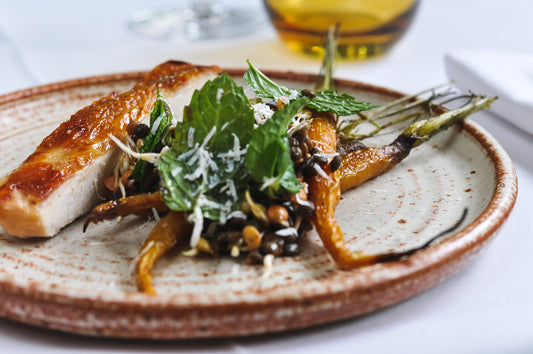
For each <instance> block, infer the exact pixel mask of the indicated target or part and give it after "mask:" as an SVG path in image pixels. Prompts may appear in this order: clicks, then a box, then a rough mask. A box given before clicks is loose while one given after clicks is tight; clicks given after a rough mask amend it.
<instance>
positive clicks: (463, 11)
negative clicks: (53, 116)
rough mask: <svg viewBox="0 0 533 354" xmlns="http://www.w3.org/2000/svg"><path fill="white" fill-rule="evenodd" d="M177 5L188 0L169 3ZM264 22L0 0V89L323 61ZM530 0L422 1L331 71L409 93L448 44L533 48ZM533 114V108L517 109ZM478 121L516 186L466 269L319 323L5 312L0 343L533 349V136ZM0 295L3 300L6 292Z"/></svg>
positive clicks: (44, 347) (442, 77)
mask: <svg viewBox="0 0 533 354" xmlns="http://www.w3.org/2000/svg"><path fill="white" fill-rule="evenodd" d="M175 4H177V5H181V3H180V2H177V1H176V2H175ZM230 4H231V5H242V6H248V7H249V8H250V9H252V10H255V11H256V12H257V21H258V27H257V30H254V31H252V30H250V31H249V32H250V33H248V34H246V35H243V36H240V37H238V38H231V39H225V40H214V41H213V40H212V41H205V40H202V41H190V40H186V39H184V38H183V37H181V36H179V35H175V36H172V37H170V38H165V39H153V38H146V37H142V36H139V35H137V34H135V33H133V32H132V31H130V30H129V29H128V20H129V18H130V17H131V15H132V13H134V11H137V10H140V9H144V8H146V7H152V8H157V7H159V6H168V2H165V1H154V0H153V1H150V2H147V1H140V0H128V1H125V0H120V1H118V0H115V1H107V0H106V1H103V0H97V1H91V2H74V1H60V0H48V1H25V2H22V1H7V0H0V94H4V93H9V92H12V91H16V90H19V89H24V88H27V87H32V86H36V85H41V84H46V83H51V82H57V81H62V80H67V79H73V78H78V77H85V76H90V75H99V74H106V73H115V72H126V71H138V70H148V69H150V68H151V67H153V66H154V65H156V64H158V63H160V62H163V61H165V60H167V59H171V58H172V59H179V60H185V61H190V62H193V63H200V64H218V65H220V66H224V67H244V66H245V60H246V59H251V60H252V61H254V63H256V64H257V65H258V66H259V67H261V68H267V69H283V70H294V71H303V72H316V70H317V67H318V65H319V63H318V61H317V60H316V59H313V58H309V57H305V56H303V55H299V54H295V53H293V52H290V51H289V50H288V49H286V48H285V47H284V46H283V45H282V44H281V43H280V42H279V40H278V39H277V37H276V33H275V32H274V30H273V29H272V28H271V26H270V25H269V24H268V22H267V21H266V20H265V17H264V10H263V8H262V5H261V3H260V2H259V1H257V0H254V1H252V0H249V1H244V0H240V1H232V2H230ZM531 13H533V2H531V1H530V0H507V1H499V0H466V1H465V0H425V1H422V3H421V5H420V8H419V12H418V15H417V17H416V19H415V21H414V23H413V26H412V27H411V29H410V30H409V32H408V33H407V35H406V36H405V37H404V38H403V40H402V41H401V42H400V43H399V44H398V45H397V46H396V47H395V48H394V49H393V50H392V51H391V52H390V53H389V54H387V55H384V56H382V57H379V58H375V59H372V60H367V61H345V62H341V63H339V64H338V67H337V69H336V76H337V77H341V78H346V79H353V80H359V81H364V82H369V83H373V84H377V85H382V86H386V87H390V88H393V89H397V90H400V91H404V92H409V93H414V92H417V91H419V90H420V89H424V88H427V87H431V86H434V85H436V84H439V83H442V82H446V81H447V80H448V79H447V77H446V72H445V69H444V56H445V54H446V53H451V52H454V51H459V50H463V49H481V50H498V51H507V52H521V53H526V54H533V45H532V44H531V39H532V38H533V21H531ZM523 119H531V117H523ZM474 120H475V121H477V122H478V123H480V124H481V125H482V126H483V127H484V128H485V129H486V130H488V131H489V132H490V133H491V134H492V135H494V136H495V137H496V139H498V141H499V142H500V143H501V145H502V146H503V147H504V148H505V149H506V151H507V152H508V153H509V155H510V156H511V158H512V159H513V161H514V163H515V167H516V172H517V174H518V179H519V195H518V199H517V202H516V205H515V208H514V210H513V212H512V213H511V215H510V217H509V219H508V221H507V223H506V224H505V225H504V226H503V228H502V230H501V232H500V233H499V235H498V237H496V238H495V239H494V240H493V241H492V242H491V243H490V244H489V246H488V247H487V249H486V250H485V251H484V252H483V253H482V254H481V255H480V256H479V257H478V258H477V259H476V260H475V261H474V262H473V263H472V264H471V265H469V266H468V267H467V268H466V269H465V270H464V271H462V272H460V273H459V274H457V275H455V276H454V277H452V278H450V279H448V280H447V281H445V282H443V283H441V284H439V285H437V286H435V287H434V288H431V289H429V290H427V291H425V292H424V293H422V294H420V295H418V296H416V297H414V298H411V299H409V300H407V301H404V302H402V303H400V304H397V305H395V306H392V307H389V308H386V309H384V310H381V311H378V312H375V313H372V314H369V315H366V316H363V317H359V318H355V319H351V320H346V321H342V322H340V323H334V324H330V325H324V326H320V327H317V328H312V329H307V330H301V331H296V332H290V333H281V334H272V335H265V336H259V337H253V338H241V339H224V340H203V341H192V342H148V341H123V340H110V339H96V338H84V337H79V336H71V335H67V334H63V333H57V332H53V331H48V330H43V329H38V328H33V327H29V326H26V325H21V324H18V323H13V322H11V321H7V320H1V319H0V352H6V353H7V352H19V353H25V352H36V351H38V352H50V353H52V352H53V353H67V352H76V353H93V352H98V353H105V352H110V353H112V352H129V353H139V352H155V351H161V352H175V351H179V352H205V351H217V352H230V353H231V352H235V353H247V352H273V351H290V352H291V353H300V352H301V353H314V352H317V353H318V352H325V351H330V352H356V351H357V352H360V353H381V352H394V353H451V352H453V353H531V352H533V257H530V255H531V253H533V240H532V238H531V237H530V236H531V230H533V217H532V216H531V210H532V209H533V199H532V198H531V196H533V161H532V160H531V157H530V156H528V155H530V154H531V153H530V152H531V151H533V136H531V135H528V134H527V133H524V132H522V131H520V130H519V129H517V128H516V127H514V126H512V125H510V124H508V123H507V122H506V121H505V120H502V119H501V118H499V117H496V116H495V115H493V114H491V113H490V112H482V113H479V114H477V115H476V117H475V118H474ZM0 301H1V299H0Z"/></svg>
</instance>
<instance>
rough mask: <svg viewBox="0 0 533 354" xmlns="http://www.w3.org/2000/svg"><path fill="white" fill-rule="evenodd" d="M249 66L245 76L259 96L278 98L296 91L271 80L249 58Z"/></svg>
mask: <svg viewBox="0 0 533 354" xmlns="http://www.w3.org/2000/svg"><path fill="white" fill-rule="evenodd" d="M248 67H249V68H248V71H246V72H245V73H244V76H243V78H244V81H246V83H247V84H248V86H250V88H251V89H252V90H253V91H254V92H255V94H256V95H257V96H259V97H263V98H270V99H273V100H276V99H278V98H279V97H283V96H285V97H289V96H291V95H292V94H293V92H294V91H295V90H291V89H288V88H286V87H283V86H281V85H278V84H276V83H275V82H274V81H272V80H270V79H269V78H268V77H267V76H266V75H265V74H263V73H262V72H261V71H260V70H259V69H258V68H257V67H256V66H254V65H253V64H252V63H251V62H250V61H249V60H248Z"/></svg>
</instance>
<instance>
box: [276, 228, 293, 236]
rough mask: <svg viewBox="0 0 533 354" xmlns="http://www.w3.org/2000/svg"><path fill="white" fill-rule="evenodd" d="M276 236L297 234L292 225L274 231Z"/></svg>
mask: <svg viewBox="0 0 533 354" xmlns="http://www.w3.org/2000/svg"><path fill="white" fill-rule="evenodd" d="M274 234H275V235H276V236H281V237H286V236H298V230H296V229H295V228H294V227H287V228H284V229H280V230H278V231H276V232H275V233H274Z"/></svg>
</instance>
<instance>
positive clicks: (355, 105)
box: [244, 61, 377, 116]
mask: <svg viewBox="0 0 533 354" xmlns="http://www.w3.org/2000/svg"><path fill="white" fill-rule="evenodd" d="M248 66H249V69H248V71H246V73H244V81H246V83H247V84H248V86H250V88H251V89H252V90H253V91H254V92H255V94H256V95H257V96H259V97H263V98H270V99H273V100H275V99H277V98H279V97H282V96H285V97H290V96H296V97H301V96H302V94H301V92H300V91H297V90H292V89H288V88H286V87H283V86H281V85H279V84H277V83H275V82H274V81H272V80H271V79H269V78H268V77H267V76H266V75H265V74H263V73H262V72H261V71H259V69H258V68H257V67H255V66H254V65H253V64H252V63H251V62H250V61H248ZM295 92H296V94H295ZM308 107H309V108H313V109H316V110H317V111H319V112H332V113H336V114H338V115H339V116H350V115H352V114H357V113H359V112H362V111H367V110H369V109H372V108H374V107H377V106H375V105H372V104H370V103H367V102H357V101H356V100H355V98H354V97H352V96H350V95H348V94H346V93H344V94H342V95H339V94H338V93H337V90H333V89H329V90H323V91H319V92H316V97H314V98H313V99H312V100H311V102H310V103H309V105H308Z"/></svg>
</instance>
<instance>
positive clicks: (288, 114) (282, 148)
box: [245, 97, 309, 195]
mask: <svg viewBox="0 0 533 354" xmlns="http://www.w3.org/2000/svg"><path fill="white" fill-rule="evenodd" d="M308 103H309V98H307V97H303V98H300V99H296V100H293V101H291V102H290V103H289V104H287V105H285V106H284V107H283V109H281V110H279V111H276V112H275V113H274V115H273V116H272V118H270V119H269V120H268V121H266V122H265V123H263V124H262V125H260V126H259V127H258V128H257V129H256V131H255V134H254V136H253V137H252V140H251V141H250V145H249V146H248V151H247V153H246V157H245V163H246V168H247V169H248V170H249V171H250V174H251V176H252V178H253V179H254V180H255V181H256V182H258V183H260V184H262V185H263V188H267V190H268V192H269V194H271V195H272V194H274V195H279V194H280V193H281V192H282V189H284V190H286V191H287V192H289V193H291V194H295V193H298V191H299V190H300V189H301V188H302V185H301V183H300V182H299V181H298V179H297V178H296V174H295V173H294V164H293V162H292V160H291V155H290V147H289V136H288V132H287V129H288V126H289V124H290V122H291V120H292V117H294V115H295V114H296V113H298V112H300V111H301V110H302V109H303V108H304V107H305V106H306V105H307V104H308Z"/></svg>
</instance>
